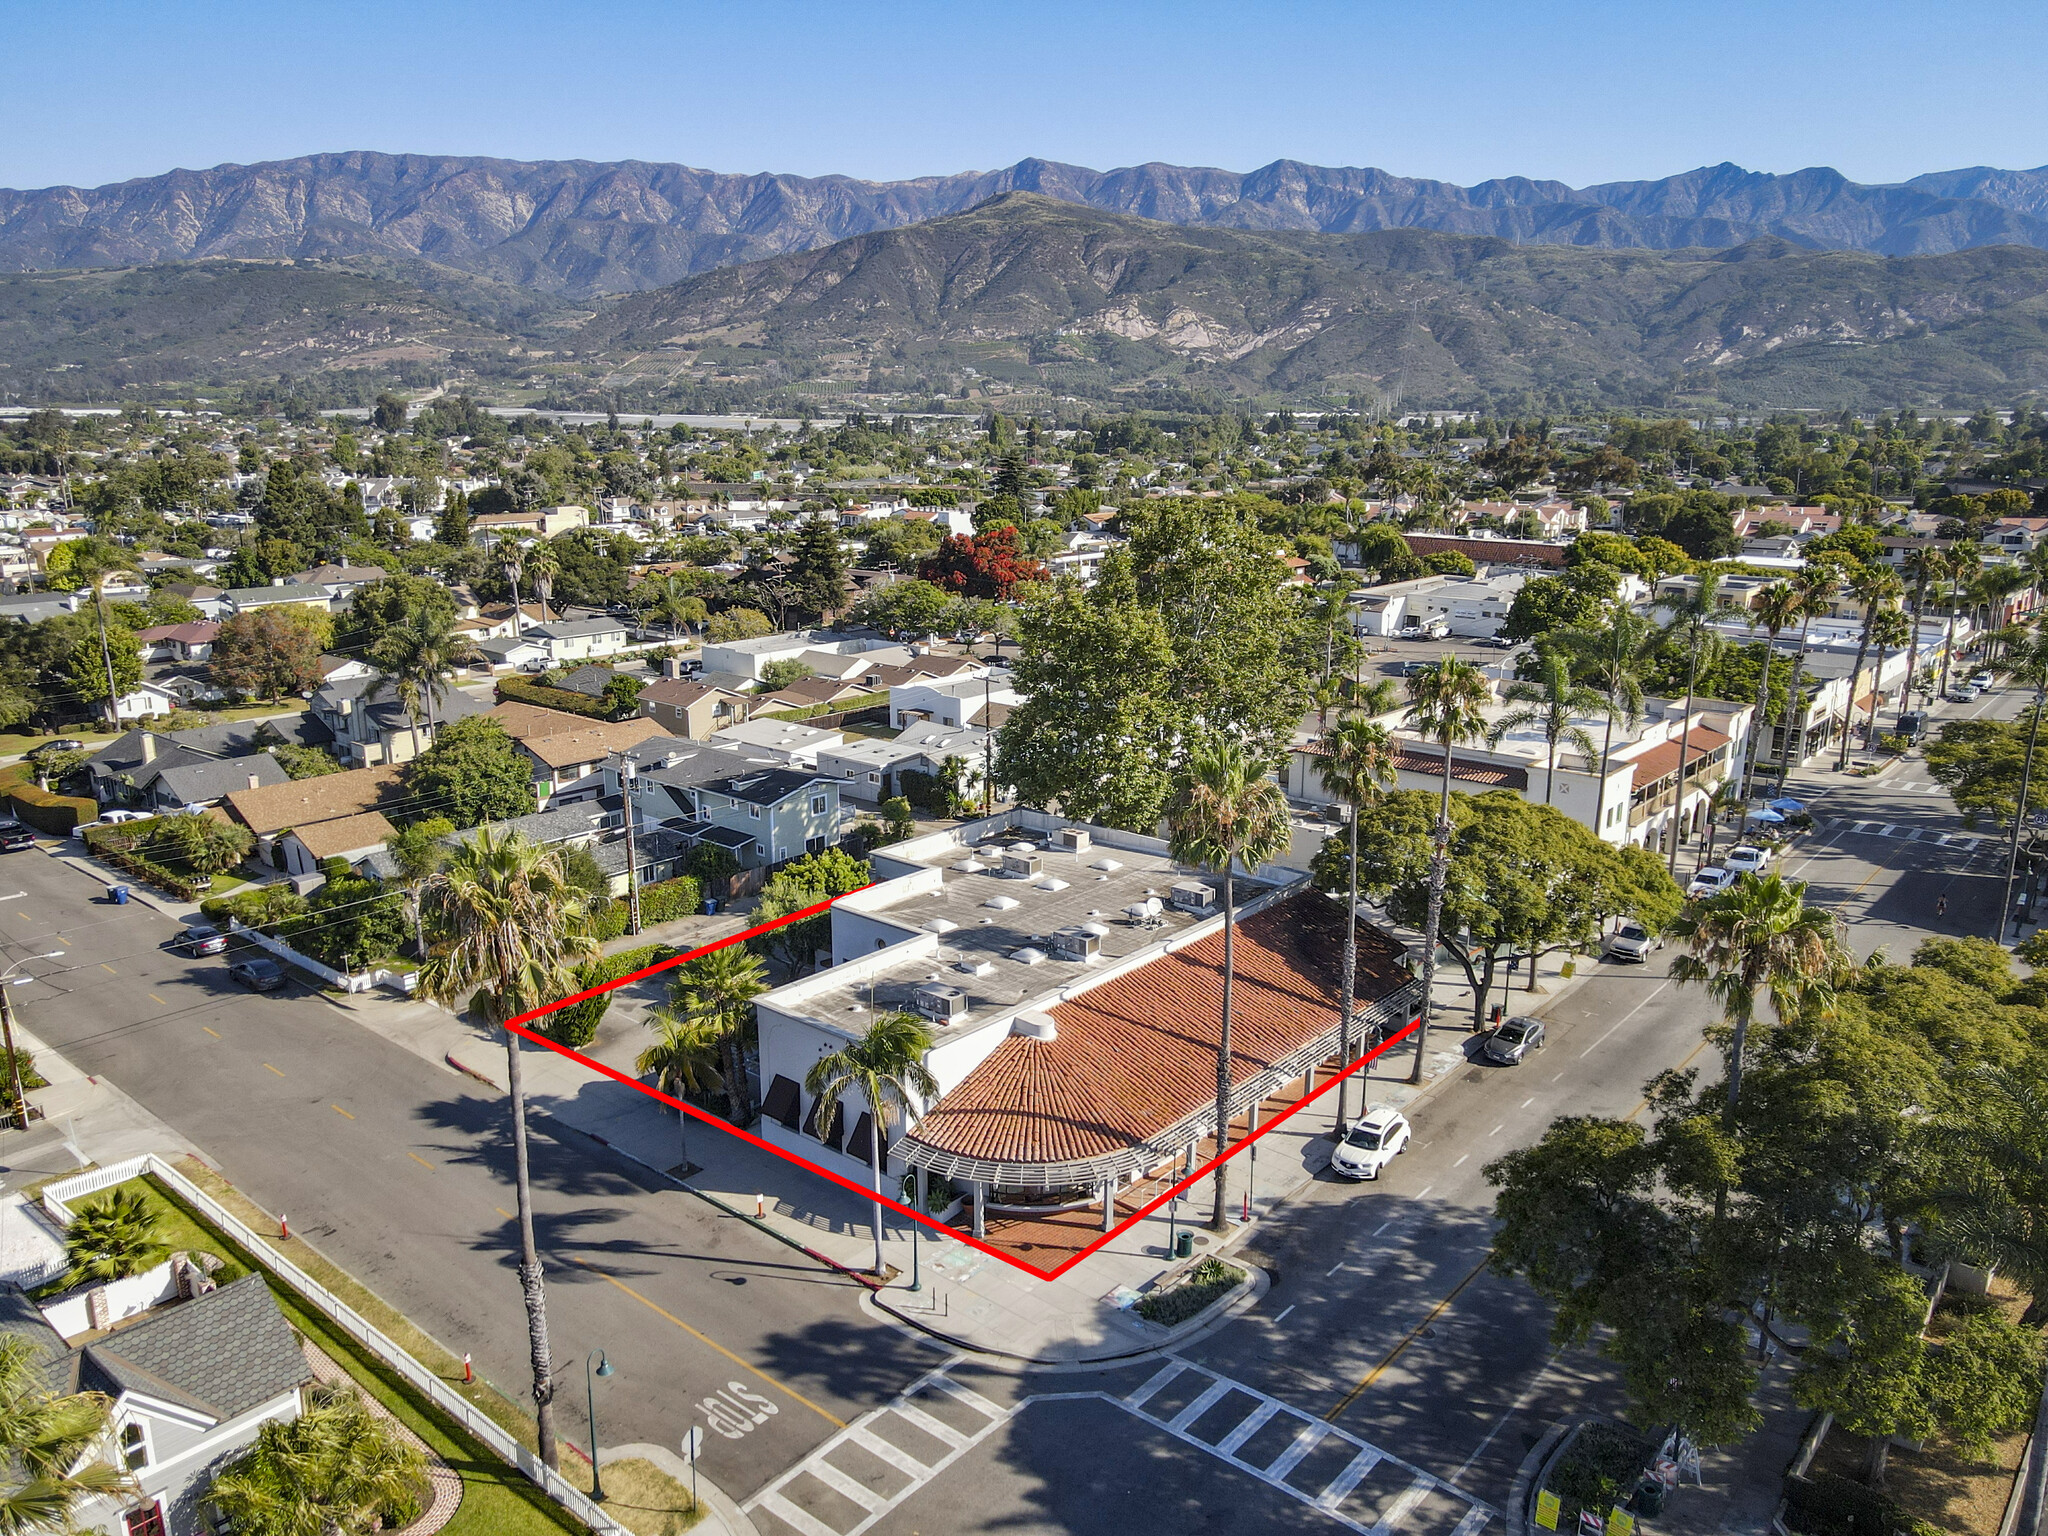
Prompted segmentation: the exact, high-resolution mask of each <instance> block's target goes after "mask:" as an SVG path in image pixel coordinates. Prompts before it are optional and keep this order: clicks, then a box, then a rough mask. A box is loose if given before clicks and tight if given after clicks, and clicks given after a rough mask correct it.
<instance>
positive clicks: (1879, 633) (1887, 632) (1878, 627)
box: [1865, 608, 1913, 741]
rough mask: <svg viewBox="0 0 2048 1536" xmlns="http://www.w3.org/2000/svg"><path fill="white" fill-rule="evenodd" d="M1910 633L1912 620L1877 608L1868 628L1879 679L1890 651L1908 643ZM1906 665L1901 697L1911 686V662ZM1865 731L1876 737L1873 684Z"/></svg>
mask: <svg viewBox="0 0 2048 1536" xmlns="http://www.w3.org/2000/svg"><path fill="white" fill-rule="evenodd" d="M1912 635H1913V625H1912V621H1911V620H1909V619H1908V618H1907V617H1906V616H1905V615H1904V614H1903V613H1901V612H1899V610H1898V609H1896V608H1880V609H1879V610H1878V614H1877V622H1876V623H1875V624H1873V625H1872V626H1871V628H1870V638H1871V639H1872V640H1873V641H1875V642H1876V644H1877V677H1878V679H1879V680H1882V679H1883V677H1884V664H1885V663H1886V662H1887V661H1889V660H1890V659H1891V654H1892V652H1894V651H1896V650H1897V649H1898V648H1899V647H1900V646H1902V645H1906V644H1908V643H1910V641H1911V638H1912ZM1907 666H1908V670H1907V672H1906V682H1905V686H1904V687H1903V688H1902V689H1901V690H1900V696H1901V697H1904V696H1905V694H1906V693H1908V692H1910V691H1911V689H1912V686H1913V674H1912V671H1911V663H1910V662H1909V663H1908V664H1907ZM1865 732H1866V734H1867V735H1868V736H1869V737H1870V739H1871V740H1872V741H1875V740H1876V739H1877V688H1876V686H1875V685H1873V686H1872V688H1871V690H1870V719H1869V722H1868V724H1867V725H1866V726H1865Z"/></svg>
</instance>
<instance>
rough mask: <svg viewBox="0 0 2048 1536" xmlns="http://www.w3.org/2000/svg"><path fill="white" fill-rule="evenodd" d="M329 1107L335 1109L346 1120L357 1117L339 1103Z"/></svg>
mask: <svg viewBox="0 0 2048 1536" xmlns="http://www.w3.org/2000/svg"><path fill="white" fill-rule="evenodd" d="M327 1107H328V1108H329V1109H331V1110H333V1111H334V1112H335V1113H336V1114H337V1115H339V1116H341V1118H342V1119H344V1120H353V1119H355V1116H354V1115H352V1114H350V1113H349V1112H348V1111H347V1110H345V1109H343V1108H342V1107H341V1106H340V1105H339V1104H330V1105H328V1106H327Z"/></svg>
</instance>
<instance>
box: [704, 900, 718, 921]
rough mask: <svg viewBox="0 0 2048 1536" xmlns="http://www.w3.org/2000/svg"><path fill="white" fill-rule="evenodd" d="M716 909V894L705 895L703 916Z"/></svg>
mask: <svg viewBox="0 0 2048 1536" xmlns="http://www.w3.org/2000/svg"><path fill="white" fill-rule="evenodd" d="M717 910H718V898H717V897H716V896H706V897H705V898H704V913H705V916H707V917H708V916H710V915H711V914H712V913H714V912H716V911H717Z"/></svg>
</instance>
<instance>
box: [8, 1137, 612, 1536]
mask: <svg viewBox="0 0 2048 1536" xmlns="http://www.w3.org/2000/svg"><path fill="white" fill-rule="evenodd" d="M146 1173H147V1174H154V1175H155V1176H156V1177H157V1178H159V1179H161V1180H162V1181H163V1182H164V1183H165V1184H166V1185H168V1186H169V1187H170V1188H171V1189H172V1190H173V1191H175V1192H176V1193H177V1196H178V1198H179V1199H181V1200H183V1201H184V1202H185V1203H186V1204H188V1205H190V1206H192V1207H193V1208H194V1209H195V1210H197V1211H198V1212H199V1213H200V1214H201V1215H203V1216H204V1217H205V1218H206V1219H207V1220H208V1221H210V1222H212V1223H213V1225H214V1226H216V1227H218V1228H219V1229H220V1230H221V1231H222V1232H224V1233H226V1234H227V1235H228V1236H229V1237H231V1238H233V1239H234V1240H235V1241H236V1242H238V1243H240V1244H241V1245H242V1246H243V1247H244V1248H246V1249H248V1250H249V1252H250V1253H252V1254H255V1255H257V1256H258V1257H259V1258H260V1259H261V1260H262V1262H263V1264H264V1267H265V1268H267V1269H269V1270H270V1271H271V1272H272V1273H273V1274H275V1275H276V1276H277V1277H278V1278H279V1279H280V1280H282V1281H284V1283H285V1284H286V1285H289V1286H290V1287H291V1288H292V1289H293V1290H295V1291H297V1292H298V1293H299V1294H300V1295H301V1296H303V1297H304V1298H305V1299H306V1300H307V1301H308V1302H309V1303H310V1304H311V1305H312V1306H313V1307H314V1308H315V1309H316V1310H318V1311H319V1312H320V1313H321V1314H322V1315H324V1316H325V1317H326V1318H327V1319H328V1321H330V1322H332V1323H333V1324H334V1325H335V1326H336V1327H338V1328H340V1329H341V1330H342V1331H343V1332H345V1333H346V1334H348V1336H349V1337H350V1338H352V1339H354V1340H355V1341H356V1342H357V1343H358V1344H360V1345H362V1346H363V1348H365V1349H367V1350H368V1351H369V1352H370V1353H371V1354H373V1355H375V1356H376V1357H377V1358H378V1359H379V1360H381V1361H383V1362H384V1363H385V1364H386V1365H388V1366H390V1367H391V1369H393V1370H394V1371H396V1372H398V1374H399V1375H401V1376H403V1377H404V1378H405V1379H406V1380H407V1381H409V1382H410V1383H412V1385H413V1387H414V1388H415V1389H416V1390H417V1391H418V1392H419V1393H420V1394H421V1395H422V1396H424V1397H426V1398H427V1399H428V1400H429V1401H431V1402H432V1403H433V1405H434V1406H435V1407H436V1408H439V1409H440V1410H441V1411H442V1412H443V1413H445V1414H447V1415H448V1417H449V1418H451V1419H453V1420H454V1421H455V1422H456V1423H458V1424H460V1425H461V1426H462V1427H463V1428H464V1429H465V1430H467V1431H468V1432H469V1433H470V1434H472V1435H474V1436H475V1437H476V1438H477V1439H478V1440H480V1441H482V1442H483V1443H484V1444H485V1445H487V1446H489V1447H490V1448H491V1450H492V1451H494V1452H496V1453H497V1455H498V1456H499V1457H500V1458H501V1459H503V1460H504V1461H506V1462H507V1463H509V1464H510V1465H512V1466H514V1467H517V1468H518V1469H519V1471H520V1473H521V1475H523V1476H524V1477H525V1478H526V1479H527V1480H528V1481H530V1482H532V1483H534V1484H535V1485H537V1486H538V1487H539V1488H540V1490H541V1491H542V1492H543V1493H545V1494H546V1495H547V1496H548V1497H549V1498H551V1499H553V1500H554V1501H555V1502H556V1503H557V1504H559V1505H561V1506H562V1507H563V1508H564V1509H566V1510H567V1511H568V1512H569V1513H570V1514H572V1515H574V1516H575V1517H576V1518H577V1519H578V1520H581V1521H582V1522H583V1523H584V1524H585V1525H587V1526H589V1527H590V1529H591V1530H592V1531H594V1532H595V1533H597V1536H631V1533H630V1532H628V1531H627V1529H626V1528H625V1527H624V1526H622V1525H620V1524H619V1523H618V1522H617V1521H616V1520H614V1519H612V1517H611V1516H610V1515H608V1514H606V1513H605V1512H604V1510H603V1509H602V1508H601V1507H600V1506H598V1505H596V1504H593V1503H592V1502H591V1501H590V1499H589V1498H588V1497H587V1496H586V1495H585V1494H584V1493H583V1492H582V1491H581V1490H579V1489H578V1488H576V1487H575V1486H574V1485H573V1484H571V1483H570V1482H569V1481H568V1480H567V1479H566V1478H564V1477H563V1476H562V1474H561V1473H559V1472H557V1471H555V1470H554V1469H553V1468H551V1467H549V1466H548V1465H547V1464H546V1463H544V1462H543V1461H542V1460H541V1459H540V1458H539V1457H538V1456H536V1455H534V1453H533V1452H531V1451H529V1450H528V1449H527V1448H526V1447H525V1446H523V1445H521V1444H520V1443H519V1442H518V1441H517V1440H515V1439H513V1437H512V1436H511V1435H510V1434H508V1433H507V1432H506V1431H505V1429H504V1428H503V1426H501V1425H500V1424H499V1423H498V1422H497V1421H496V1420H495V1419H493V1418H491V1417H490V1416H489V1415H487V1414H485V1413H484V1412H483V1411H482V1410H481V1409H479V1408H477V1407H476V1406H475V1405H474V1404H473V1403H471V1402H470V1401H469V1399H468V1398H466V1397H464V1396H463V1395H462V1394H461V1393H459V1392H457V1391H455V1390H454V1389H453V1388H452V1387H450V1386H449V1385H448V1384H447V1383H446V1382H444V1381H443V1380H441V1378H440V1377H439V1376H437V1375H435V1374H434V1373H433V1372H432V1371H430V1370H428V1369H427V1368H426V1367H425V1366H424V1365H421V1364H420V1363H419V1361H417V1360H415V1359H413V1357H412V1356H411V1355H410V1354H408V1353H407V1352H406V1351H405V1350H403V1349H401V1348H400V1347H399V1346H398V1345H397V1344H396V1343H395V1342H393V1341H392V1340H391V1339H390V1338H389V1337H387V1336H386V1335H385V1334H384V1333H383V1332H382V1331H381V1330H380V1329H379V1328H377V1327H376V1325H374V1324H373V1323H371V1322H370V1320H369V1319H368V1318H366V1317H364V1316H363V1315H362V1314H361V1313H359V1312H357V1311H356V1310H355V1309H354V1308H353V1307H351V1306H349V1304H348V1303H347V1302H345V1301H343V1300H342V1299H341V1298H340V1297H339V1296H336V1295H335V1294H334V1293H333V1292H332V1291H329V1290H328V1289H327V1288H326V1287H325V1286H323V1285H321V1284H320V1282H319V1281H317V1280H315V1279H314V1278H313V1277H312V1276H311V1275H309V1274H307V1273H306V1272H305V1271H304V1270H302V1269H300V1268H299V1267H298V1265H296V1264H294V1263H292V1261H291V1260H290V1259H287V1258H284V1257H283V1256H282V1255H280V1254H279V1253H278V1251H277V1250H276V1249H275V1248H273V1247H271V1246H270V1244H269V1243H268V1242H266V1241H265V1240H264V1239H263V1238H261V1237H259V1236H257V1235H256V1233H255V1232H253V1231H251V1230H250V1228H249V1227H248V1225H247V1224H246V1223H245V1222H243V1221H242V1220H241V1219H240V1218H239V1217H237V1216H236V1215H235V1214H234V1213H233V1212H231V1211H229V1210H228V1209H226V1208H225V1207H224V1206H222V1205H221V1204H220V1203H219V1202H218V1201H216V1200H215V1199H214V1198H213V1197H212V1196H211V1195H209V1194H207V1193H206V1191H204V1190H203V1189H201V1188H200V1187H199V1186H198V1185H196V1184H194V1183H193V1182H192V1181H191V1180H190V1179H188V1178H186V1177H185V1176H184V1175H183V1174H182V1173H180V1172H178V1170H177V1169H175V1168H173V1167H172V1166H171V1165H170V1164H169V1163H166V1162H165V1161H164V1160H163V1159H162V1158H160V1157H158V1156H157V1155H156V1154H155V1153H153V1152H146V1153H144V1154H143V1155H142V1156H141V1157H131V1158H129V1159H127V1160H126V1161H125V1162H119V1163H115V1164H113V1165H112V1166H111V1167H106V1168H95V1169H94V1170H92V1171H91V1172H90V1173H81V1174H79V1175H78V1176H77V1177H76V1178H70V1179H61V1180H59V1181H58V1182H57V1183H54V1184H51V1185H49V1186H48V1187H47V1188H45V1189H44V1191H43V1209H44V1210H45V1211H46V1212H47V1213H48V1214H49V1216H50V1219H51V1220H53V1221H55V1222H56V1223H57V1224H58V1226H59V1227H60V1228H61V1227H64V1226H68V1225H69V1224H70V1221H71V1207H70V1204H69V1202H70V1201H73V1200H76V1199H79V1198H80V1197H82V1196H85V1195H90V1194H95V1193H97V1192H98V1191H100V1190H102V1189H111V1188H112V1187H113V1186H114V1185H116V1184H124V1183H126V1182H127V1181H128V1180H130V1179H133V1178H139V1177H141V1176H142V1175H143V1174H146Z"/></svg>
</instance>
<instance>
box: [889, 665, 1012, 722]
mask: <svg viewBox="0 0 2048 1536" xmlns="http://www.w3.org/2000/svg"><path fill="white" fill-rule="evenodd" d="M1018 698H1019V695H1018V693H1017V690H1016V687H1015V686H1014V685H1013V684H1012V683H1011V682H1010V680H1009V679H1008V678H1007V677H1003V678H997V677H994V676H986V675H985V676H982V677H978V678H977V677H956V678H947V679H941V680H933V681H931V682H917V683H905V684H903V685H902V686H901V687H897V688H891V689H890V690H889V725H890V728H891V729H893V730H899V731H900V730H902V729H903V727H904V726H906V725H910V724H912V723H913V722H915V721H919V720H929V721H931V722H932V723H933V724H935V725H986V724H992V723H994V722H991V721H990V720H989V719H988V718H987V716H988V714H989V712H990V710H991V709H992V708H994V707H997V706H1003V705H1014V704H1016V703H1017V702H1018Z"/></svg>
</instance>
